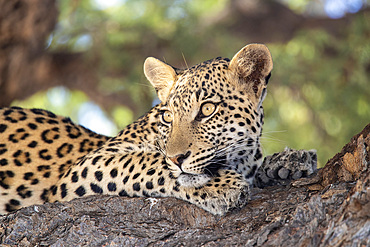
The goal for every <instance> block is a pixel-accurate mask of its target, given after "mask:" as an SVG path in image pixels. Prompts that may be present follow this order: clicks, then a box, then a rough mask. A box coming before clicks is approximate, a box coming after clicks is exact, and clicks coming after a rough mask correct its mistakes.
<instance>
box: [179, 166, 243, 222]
mask: <svg viewBox="0 0 370 247" xmlns="http://www.w3.org/2000/svg"><path fill="white" fill-rule="evenodd" d="M178 189H179V191H178V193H176V194H175V197H177V198H180V199H183V200H185V201H188V202H190V203H193V204H195V205H197V206H199V207H201V208H203V209H204V210H206V211H208V212H210V213H212V214H215V215H224V214H225V213H227V212H228V211H229V210H230V209H233V208H241V207H243V206H244V205H245V204H246V203H247V201H248V199H249V184H248V183H247V181H245V180H244V179H243V177H242V175H240V174H238V173H236V172H235V171H232V170H220V171H219V176H216V177H213V178H212V179H211V180H210V181H209V182H208V183H206V184H205V185H204V186H201V187H183V186H179V187H178Z"/></svg>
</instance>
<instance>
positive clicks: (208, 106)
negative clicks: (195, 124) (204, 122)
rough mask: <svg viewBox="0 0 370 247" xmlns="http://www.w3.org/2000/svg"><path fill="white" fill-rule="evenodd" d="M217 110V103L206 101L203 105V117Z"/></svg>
mask: <svg viewBox="0 0 370 247" xmlns="http://www.w3.org/2000/svg"><path fill="white" fill-rule="evenodd" d="M215 110H216V105H215V104H213V103H210V102H208V103H205V104H203V105H202V106H201V112H202V115H203V116H202V117H208V116H210V115H212V114H213V113H214V112H215Z"/></svg>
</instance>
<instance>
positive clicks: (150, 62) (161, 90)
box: [144, 57, 176, 102]
mask: <svg viewBox="0 0 370 247" xmlns="http://www.w3.org/2000/svg"><path fill="white" fill-rule="evenodd" d="M144 74H145V76H146V78H147V79H148V80H149V81H150V83H151V84H152V85H153V87H154V88H155V90H156V91H157V95H158V98H159V99H160V100H161V101H162V102H165V101H166V100H167V97H168V95H169V94H170V91H171V89H172V87H173V85H174V84H175V81H176V71H175V70H174V68H172V67H171V66H169V65H168V64H166V63H164V62H162V61H160V60H158V59H156V58H154V57H148V58H147V59H146V60H145V63H144Z"/></svg>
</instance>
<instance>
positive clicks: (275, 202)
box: [0, 124, 370, 246]
mask: <svg viewBox="0 0 370 247" xmlns="http://www.w3.org/2000/svg"><path fill="white" fill-rule="evenodd" d="M369 147H370V124H369V125H368V126H366V128H365V129H364V130H363V131H362V132H361V133H360V134H358V135H356V136H354V137H353V138H352V139H351V141H350V142H349V143H348V144H347V145H346V146H344V148H343V149H342V151H341V152H340V153H338V154H337V155H335V156H334V157H333V158H332V159H331V160H330V161H329V162H328V163H327V164H326V166H325V167H324V168H322V169H321V170H319V171H318V173H316V174H315V176H313V177H311V178H306V179H300V180H296V181H294V182H293V183H291V184H290V185H288V186H274V187H268V188H265V189H254V190H253V193H252V200H251V201H250V203H249V204H248V205H247V206H246V207H244V208H242V209H240V210H234V211H232V212H230V213H228V214H227V215H226V216H224V217H218V216H213V215H211V214H209V213H207V212H205V211H204V210H202V209H200V208H198V207H196V206H194V205H191V204H189V203H187V202H183V201H180V200H177V199H173V198H123V197H113V196H98V197H88V198H84V199H76V200H73V201H71V202H66V203H53V204H45V205H38V206H31V207H28V208H24V209H21V210H19V211H17V212H15V213H12V214H9V215H5V216H2V217H1V218H0V243H2V244H5V245H11V246H30V245H32V246H34V245H38V246H43V245H48V246H49V245H53V246H86V245H88V246H102V245H104V246H134V245H135V246H200V245H202V246H369V245H370V188H369V184H370V169H369V168H370V150H369Z"/></svg>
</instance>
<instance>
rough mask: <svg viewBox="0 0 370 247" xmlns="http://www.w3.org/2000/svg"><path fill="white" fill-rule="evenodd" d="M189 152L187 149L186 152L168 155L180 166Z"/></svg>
mask: <svg viewBox="0 0 370 247" xmlns="http://www.w3.org/2000/svg"><path fill="white" fill-rule="evenodd" d="M190 154H191V152H190V151H187V152H186V154H178V155H176V156H173V157H168V158H169V159H170V160H171V161H172V162H173V163H174V164H175V165H177V166H178V167H180V168H181V165H182V163H183V162H184V160H186V159H187V158H188V157H189V156H190Z"/></svg>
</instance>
